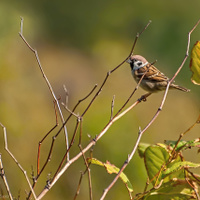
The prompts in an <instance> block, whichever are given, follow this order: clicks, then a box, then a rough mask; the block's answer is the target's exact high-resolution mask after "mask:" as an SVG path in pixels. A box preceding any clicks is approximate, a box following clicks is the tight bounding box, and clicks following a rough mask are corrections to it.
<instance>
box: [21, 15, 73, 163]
mask: <svg viewBox="0 0 200 200" xmlns="http://www.w3.org/2000/svg"><path fill="white" fill-rule="evenodd" d="M19 36H20V37H21V38H22V40H23V41H24V43H25V44H26V45H27V47H28V48H29V49H30V50H31V51H32V52H33V53H34V54H35V57H36V60H37V63H38V66H39V68H40V71H41V73H42V76H43V78H44V79H45V82H46V84H47V86H48V88H49V90H50V93H51V95H52V97H53V99H54V101H55V102H56V105H57V108H58V110H59V114H60V118H61V121H62V123H63V124H64V122H65V120H64V117H63V114H62V111H61V108H60V104H59V102H58V100H57V98H56V95H55V93H54V90H53V88H52V86H51V84H50V82H49V80H48V78H47V76H46V75H45V73H44V70H43V68H42V65H41V62H40V59H39V55H38V53H37V50H35V49H34V48H33V47H31V45H30V44H29V43H28V42H27V40H26V39H25V37H24V35H23V18H21V26H20V32H19ZM64 132H65V140H66V147H67V149H68V147H69V143H68V133H67V127H66V126H64ZM67 160H69V153H68V155H67Z"/></svg>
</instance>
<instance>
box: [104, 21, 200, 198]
mask: <svg viewBox="0 0 200 200" xmlns="http://www.w3.org/2000/svg"><path fill="white" fill-rule="evenodd" d="M199 23H200V19H199V20H198V22H197V23H196V24H195V26H194V27H193V28H192V29H191V31H190V32H189V33H188V44H187V49H186V55H185V57H184V59H183V61H182V63H181V65H180V67H179V68H178V70H177V71H176V73H175V74H174V76H173V77H172V78H171V79H170V81H169V82H168V84H167V87H166V90H165V93H164V96H163V99H162V101H161V104H160V107H159V108H158V110H157V112H156V113H155V115H154V116H153V118H152V119H151V121H150V122H149V123H148V124H147V126H146V127H145V128H144V129H143V130H142V131H139V135H138V138H137V140H136V144H135V146H134V148H133V150H132V152H131V154H130V155H129V156H128V159H127V160H126V161H125V162H124V164H123V166H122V167H121V169H120V171H119V172H118V174H117V175H116V176H115V178H114V179H113V181H112V182H111V183H110V185H109V186H108V187H107V188H106V189H105V190H104V192H103V195H102V196H101V200H103V199H104V198H105V197H106V195H107V193H108V192H109V190H110V189H111V188H112V187H113V185H114V184H115V183H116V181H117V180H118V178H119V176H120V174H121V173H122V172H123V171H124V169H125V168H126V166H127V165H128V163H129V162H130V160H131V159H132V158H133V155H134V154H135V152H136V150H137V147H138V145H139V141H140V140H141V137H142V135H143V133H144V132H145V131H146V130H147V129H148V128H149V127H150V126H151V124H152V123H153V122H154V121H155V119H156V118H157V117H158V115H159V113H160V112H161V110H162V108H163V106H164V103H165V100H166V97H167V94H168V91H169V86H170V84H171V83H172V82H173V80H174V79H175V77H176V76H177V75H178V73H179V72H180V70H181V69H182V67H183V65H184V64H185V61H186V59H187V57H188V55H189V54H188V52H189V47H190V35H191V34H192V32H193V31H194V30H195V28H196V27H197V26H198V24H199Z"/></svg>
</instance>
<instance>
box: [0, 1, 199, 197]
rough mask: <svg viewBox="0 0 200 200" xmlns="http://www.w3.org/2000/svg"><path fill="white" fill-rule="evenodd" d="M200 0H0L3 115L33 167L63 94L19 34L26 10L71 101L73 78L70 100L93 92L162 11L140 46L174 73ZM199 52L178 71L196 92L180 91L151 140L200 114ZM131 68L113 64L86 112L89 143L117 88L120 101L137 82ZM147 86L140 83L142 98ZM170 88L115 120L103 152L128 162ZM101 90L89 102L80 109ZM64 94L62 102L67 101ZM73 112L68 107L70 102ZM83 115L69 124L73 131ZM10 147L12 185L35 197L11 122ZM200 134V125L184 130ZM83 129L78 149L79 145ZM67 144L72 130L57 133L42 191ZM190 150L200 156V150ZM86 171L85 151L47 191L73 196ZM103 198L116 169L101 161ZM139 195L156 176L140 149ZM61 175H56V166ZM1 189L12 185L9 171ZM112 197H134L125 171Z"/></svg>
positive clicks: (133, 167) (97, 185) (96, 175)
mask: <svg viewBox="0 0 200 200" xmlns="http://www.w3.org/2000/svg"><path fill="white" fill-rule="evenodd" d="M199 9H200V1H192V2H191V1H187V0H176V1H172V0H169V1H163V0H162V1H161V0H159V1H158V0H155V1H148V0H141V1H133V0H126V1H119V0H115V1H113V0H101V1H92V0H86V1H69V0H65V1H64V0H60V1H47V0H42V1H39V0H35V1H26V0H21V1H8V0H7V1H1V2H0V93H1V98H0V122H1V123H2V124H4V125H5V126H6V127H7V132H8V142H9V148H10V150H11V151H12V152H13V153H14V155H15V156H16V158H17V159H18V161H19V162H20V163H21V164H22V166H23V167H24V168H25V169H26V170H27V172H28V175H29V177H30V176H31V175H30V174H31V167H32V166H33V169H34V170H36V157H37V147H38V142H39V141H40V140H41V139H42V137H43V136H44V135H45V133H47V132H48V131H49V130H50V129H51V128H52V127H53V126H54V125H55V115H54V109H53V100H52V97H51V95H50V93H49V91H48V88H47V86H46V84H45V82H44V80H43V77H42V75H41V73H40V70H39V68H38V66H37V63H36V59H35V57H34V54H33V53H32V52H31V51H30V50H29V49H28V48H27V47H26V46H25V44H24V43H23V41H22V40H21V38H20V37H19V35H18V32H19V31H20V16H22V17H23V18H24V35H25V37H26V39H27V40H28V42H29V43H30V44H31V45H32V47H34V48H36V49H37V50H38V54H39V56H40V60H41V63H42V66H43V69H44V71H45V73H46V75H47V77H48V78H49V81H50V82H51V84H52V86H53V88H54V90H55V93H56V95H57V97H58V98H61V101H65V99H64V98H65V93H64V90H63V84H64V85H66V87H67V89H68V91H69V108H71V109H72V108H73V106H74V105H75V104H76V102H77V101H78V100H79V99H81V98H83V97H84V96H85V95H86V94H88V92H89V91H90V90H91V89H92V87H93V86H94V85H95V84H96V83H97V84H98V86H100V84H101V83H102V81H103V80H104V78H105V75H106V73H107V72H108V71H109V70H111V69H113V68H114V67H115V66H117V65H118V64H119V63H120V62H121V61H122V60H123V59H125V58H126V57H127V55H128V54H129V52H130V49H131V46H132V43H133V41H134V38H135V35H136V33H137V32H139V31H141V30H142V29H143V27H144V26H145V25H146V24H147V23H148V21H149V20H152V23H151V25H150V26H149V28H148V29H147V30H146V31H145V32H144V33H143V34H142V36H141V37H140V38H139V40H138V42H137V45H136V48H135V53H136V54H142V55H143V56H144V57H146V58H147V59H148V60H149V61H151V62H153V61H155V60H156V59H157V60H158V61H157V63H156V66H158V68H159V69H160V70H161V71H163V72H164V73H165V74H166V75H168V76H169V77H172V75H173V74H174V72H175V71H176V69H177V68H178V67H179V66H180V64H181V62H182V60H183V58H184V56H185V52H186V45H187V37H188V36H187V33H188V32H189V31H190V30H191V28H192V27H193V26H194V24H195V23H196V22H197V21H198V19H199V18H200V15H199ZM196 40H200V26H199V27H198V28H197V29H196V30H195V32H194V33H193V34H192V36H191V47H192V45H193V44H194V43H195V41H196ZM190 77H191V72H190V70H189V59H188V60H187V62H186V64H185V66H184V68H183V70H182V71H181V72H180V73H179V75H178V76H177V78H176V83H177V84H180V85H182V86H185V87H187V88H190V89H191V92H190V93H187V94H186V93H182V92H179V91H170V92H169V94H168V97H167V101H166V103H165V105H164V109H163V111H162V112H161V114H160V116H159V117H158V118H157V119H156V121H155V123H154V124H153V125H152V126H151V127H150V128H149V129H148V131H147V132H146V133H145V134H144V136H143V138H142V142H147V143H157V142H163V141H164V140H176V139H177V138H178V136H179V134H180V133H182V132H183V131H185V130H186V129H187V128H188V127H189V126H190V125H191V124H192V123H193V122H194V121H195V120H196V118H197V116H198V114H199V99H200V89H199V86H196V85H193V84H192V83H191V81H190ZM135 85H136V84H135V82H134V80H133V78H132V76H131V72H130V67H129V66H128V65H127V64H124V65H123V66H122V67H121V68H119V69H118V70H117V71H116V72H115V73H113V74H112V75H111V76H110V78H109V80H108V82H107V85H106V86H105V88H104V90H103V92H102V93H101V95H100V96H99V97H98V98H97V100H96V101H95V103H94V104H93V105H92V107H91V109H90V110H89V112H88V113H87V114H86V115H85V117H84V121H83V138H82V140H83V142H82V145H83V146H85V145H86V144H87V143H88V142H89V138H88V136H87V134H90V135H91V136H92V137H95V135H96V134H98V133H99V132H100V131H101V130H102V129H103V127H104V126H105V124H106V123H107V122H108V120H109V117H110V105H111V100H112V97H113V95H115V108H114V111H115V112H116V111H117V109H119V108H120V106H121V105H122V104H123V103H124V102H125V100H126V99H127V98H128V96H129V95H130V93H131V92H132V91H133V89H134V87H135ZM143 93H144V91H143V90H142V89H139V90H138V91H137V93H136V94H135V96H134V97H133V98H132V100H131V102H132V103H133V102H134V101H135V100H136V99H137V98H138V97H140V96H141V95H142V94H143ZM162 97H163V93H158V94H154V95H152V96H151V97H150V98H148V101H147V102H145V103H141V104H140V105H138V106H137V107H136V108H135V109H134V110H132V111H131V112H129V113H128V114H127V115H126V116H124V117H123V118H122V119H120V120H119V121H118V122H117V123H115V124H114V125H113V126H112V127H111V129H110V130H109V131H108V132H107V133H106V135H105V136H104V137H103V138H102V139H101V140H100V141H99V142H98V143H97V145H96V146H95V148H94V152H93V155H94V157H96V158H98V159H99V160H102V161H103V162H105V161H106V160H109V161H110V162H111V163H113V164H115V165H116V166H118V167H120V166H121V165H122V164H123V162H124V161H125V159H126V158H127V156H128V154H129V153H130V152H131V150H132V148H133V146H134V144H135V141H136V137H137V134H138V128H139V126H140V127H141V128H144V127H145V126H146V125H147V124H148V122H149V121H150V120H151V118H152V116H153V115H154V113H155V112H156V110H157V109H158V107H159V105H160V103H161V100H162ZM90 100H91V97H90V98H89V99H88V100H86V101H84V102H83V103H82V104H81V105H80V107H79V108H78V109H77V112H79V113H80V114H81V113H82V112H83V110H84V108H85V107H86V106H87V104H88V103H89V101H90ZM61 101H60V102H61ZM63 113H64V115H65V117H67V116H68V113H67V111H65V110H64V109H63ZM75 123H76V120H75V119H73V118H72V120H71V121H70V123H69V124H68V131H69V136H72V134H73V130H74V125H75ZM57 130H58V129H56V130H55V131H54V132H53V133H52V134H51V136H50V137H49V138H48V139H47V140H46V141H45V142H44V143H43V145H42V150H41V154H42V155H41V156H42V159H41V160H42V161H41V162H42V163H43V162H44V160H45V158H46V155H47V153H48V151H49V147H50V143H51V137H52V136H53V135H54V134H55V133H56V131H57ZM0 133H1V135H0V152H1V153H2V160H3V163H4V167H5V170H6V174H7V179H8V181H9V184H10V187H11V191H12V193H13V195H14V196H15V197H16V196H17V195H18V192H19V191H20V196H21V199H24V197H25V195H26V194H25V190H24V188H25V189H26V191H28V186H27V184H26V182H25V180H24V177H23V175H22V173H21V172H20V171H19V169H18V168H17V166H16V164H14V163H13V161H12V160H11V158H10V157H9V156H8V155H7V153H6V152H5V150H4V141H3V131H2V130H1V131H0ZM197 137H199V127H196V128H194V129H193V130H192V131H191V132H190V133H189V134H188V135H186V136H185V138H184V139H187V140H192V139H194V138H197ZM77 144H78V137H77V138H76V141H75V143H74V146H73V149H72V151H71V156H73V155H75V154H76V153H77V152H79V149H78V146H77ZM64 151H65V146H64V138H63V134H60V136H59V137H58V138H57V140H56V145H55V149H54V152H53V155H52V160H51V162H50V164H49V165H48V167H47V169H46V170H45V172H44V173H43V176H42V177H41V179H40V180H39V182H38V183H37V184H38V185H37V187H36V193H37V194H39V192H41V190H42V189H43V186H44V184H45V181H46V178H47V176H48V173H51V172H52V173H53V172H54V170H55V169H56V167H57V166H58V163H59V162H60V160H61V158H62V155H63V153H64ZM186 156H187V157H186V158H188V159H190V160H192V161H194V162H200V159H199V155H198V154H197V153H196V151H193V150H191V151H190V152H188V153H187V154H186ZM83 170H85V166H84V162H83V159H82V158H81V159H79V161H78V162H76V163H75V164H73V165H72V166H71V167H70V168H69V170H68V171H67V172H66V173H65V174H64V175H63V176H62V177H61V179H60V180H59V181H58V182H57V184H56V185H55V186H54V187H53V188H52V189H51V191H50V192H49V193H48V194H47V195H46V196H45V197H44V199H48V200H51V199H60V200H62V199H66V198H67V199H72V198H73V196H74V194H75V191H76V187H77V185H78V181H79V177H80V171H83ZM91 171H92V183H93V195H94V199H99V198H100V196H101V194H102V191H103V189H104V188H106V187H107V186H108V184H110V182H111V181H112V179H113V178H114V176H113V175H108V174H106V172H105V170H104V169H103V168H100V167H97V166H92V167H91ZM125 173H126V175H127V176H128V178H129V179H130V181H131V183H132V184H133V187H134V192H135V194H136V193H138V192H142V191H143V188H144V186H145V181H146V172H145V168H144V164H143V161H142V160H141V159H140V158H139V157H138V155H135V156H134V158H133V160H132V161H131V163H130V164H129V165H128V167H127V168H126V170H125ZM50 177H51V175H50ZM0 188H2V189H3V190H4V193H5V189H4V186H3V182H2V180H0ZM77 199H89V195H88V181H87V175H85V177H84V179H83V183H82V185H81V192H80V195H79V196H78V198H77ZM107 199H128V193H127V191H126V188H125V187H124V185H123V184H122V182H121V181H120V180H119V181H118V182H117V184H116V185H115V186H114V187H113V189H112V190H111V191H110V192H109V194H108V197H107Z"/></svg>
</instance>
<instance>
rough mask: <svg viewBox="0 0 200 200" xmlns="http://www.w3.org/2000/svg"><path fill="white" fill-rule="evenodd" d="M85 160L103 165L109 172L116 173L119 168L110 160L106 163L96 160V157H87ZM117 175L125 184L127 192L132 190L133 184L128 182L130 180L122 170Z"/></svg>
mask: <svg viewBox="0 0 200 200" xmlns="http://www.w3.org/2000/svg"><path fill="white" fill-rule="evenodd" d="M87 162H88V163H91V164H94V165H99V166H103V167H105V169H106V171H107V172H108V173H109V174H113V173H114V174H118V172H119V170H120V169H119V168H118V167H116V166H115V165H113V164H111V163H110V162H108V161H107V162H106V163H103V162H101V161H99V160H97V159H96V158H88V159H87ZM119 177H120V179H121V180H122V181H123V183H124V184H125V186H126V188H127V189H128V191H129V192H133V186H132V184H131V183H130V181H129V179H128V178H127V176H126V175H125V174H124V173H123V172H122V173H121V174H120V176H119Z"/></svg>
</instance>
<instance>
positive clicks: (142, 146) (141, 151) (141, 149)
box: [137, 143, 150, 158]
mask: <svg viewBox="0 0 200 200" xmlns="http://www.w3.org/2000/svg"><path fill="white" fill-rule="evenodd" d="M149 146H150V144H148V143H140V144H139V145H138V149H137V150H138V154H139V156H140V158H143V157H144V152H145V150H146V148H147V147H149Z"/></svg>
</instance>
